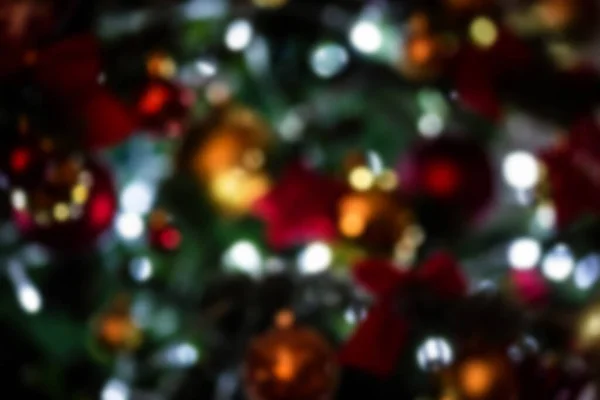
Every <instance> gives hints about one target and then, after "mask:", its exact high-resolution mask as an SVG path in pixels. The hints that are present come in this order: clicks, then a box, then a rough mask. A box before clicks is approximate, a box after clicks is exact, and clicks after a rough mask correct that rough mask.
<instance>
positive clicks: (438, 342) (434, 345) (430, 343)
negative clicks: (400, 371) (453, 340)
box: [417, 337, 454, 371]
mask: <svg viewBox="0 0 600 400" xmlns="http://www.w3.org/2000/svg"><path fill="white" fill-rule="evenodd" d="M453 361H454V353H453V351H452V347H451V346H450V343H448V341H447V340H446V339H444V338H441V337H430V338H427V340H425V341H424V342H423V343H422V344H421V345H420V346H419V348H418V349H417V363H418V364H419V367H420V368H421V369H422V370H424V371H435V370H439V369H441V368H443V367H446V366H448V365H450V364H452V362H453Z"/></svg>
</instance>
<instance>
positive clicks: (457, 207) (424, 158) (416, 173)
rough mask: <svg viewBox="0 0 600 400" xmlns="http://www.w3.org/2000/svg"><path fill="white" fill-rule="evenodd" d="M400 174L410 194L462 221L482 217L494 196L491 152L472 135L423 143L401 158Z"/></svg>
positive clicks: (405, 189)
mask: <svg viewBox="0 0 600 400" xmlns="http://www.w3.org/2000/svg"><path fill="white" fill-rule="evenodd" d="M399 174H400V180H401V182H402V190H403V191H404V192H405V193H406V194H408V195H409V196H412V197H414V198H415V199H424V200H426V201H427V202H429V203H431V206H432V207H433V208H436V209H438V210H443V211H444V213H447V214H449V215H450V214H451V215H453V218H452V219H453V220H455V221H458V222H459V223H464V222H470V221H473V220H474V219H476V218H477V217H479V216H480V215H481V214H482V212H483V211H484V210H485V209H486V208H487V207H488V205H489V204H490V202H491V200H492V199H493V195H494V183H493V177H494V174H493V171H492V166H491V163H490V160H489V159H488V155H487V154H486V152H485V150H484V148H483V146H482V145H480V144H479V143H478V142H476V141H474V140H471V139H468V138H463V137H458V136H442V137H440V138H438V139H434V140H426V141H423V142H421V143H419V144H418V145H417V146H416V147H415V148H414V149H413V150H412V151H411V152H409V154H408V155H407V156H406V157H405V158H404V159H403V160H402V161H401V163H400V166H399ZM438 222H439V220H438Z"/></svg>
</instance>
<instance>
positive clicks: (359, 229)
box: [338, 189, 413, 254]
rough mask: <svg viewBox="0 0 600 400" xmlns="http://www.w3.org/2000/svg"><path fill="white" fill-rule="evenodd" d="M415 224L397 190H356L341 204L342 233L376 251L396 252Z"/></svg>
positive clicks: (339, 210) (339, 212)
mask: <svg viewBox="0 0 600 400" xmlns="http://www.w3.org/2000/svg"><path fill="white" fill-rule="evenodd" d="M412 225H413V215H412V213H411V212H410V210H409V209H408V208H407V206H406V205H405V204H404V203H403V202H402V200H401V199H400V198H399V196H398V193H397V192H396V191H392V192H386V191H382V190H379V189H375V190H369V191H364V192H353V193H349V194H347V195H345V196H344V197H343V198H342V199H341V200H340V202H339V204H338V229H339V231H340V233H341V234H342V236H344V237H345V238H347V239H350V240H354V241H356V242H357V243H358V244H361V245H364V246H366V247H367V248H368V249H371V250H374V251H381V252H384V253H388V254H389V253H390V252H392V250H393V249H394V247H395V246H396V245H397V243H398V242H399V241H400V240H401V239H402V237H403V234H404V232H405V230H406V228H407V227H409V226H412Z"/></svg>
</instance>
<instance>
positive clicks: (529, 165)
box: [502, 151, 540, 190]
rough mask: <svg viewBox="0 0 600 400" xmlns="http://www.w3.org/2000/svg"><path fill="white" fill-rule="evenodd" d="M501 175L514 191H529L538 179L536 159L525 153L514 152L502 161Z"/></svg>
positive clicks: (538, 172) (538, 170)
mask: <svg viewBox="0 0 600 400" xmlns="http://www.w3.org/2000/svg"><path fill="white" fill-rule="evenodd" d="M502 174H503V176H504V179H505V180H506V182H507V183H508V184H509V185H510V186H511V187H513V188H515V189H521V190H525V189H531V188H533V187H534V186H535V185H536V184H537V183H538V180H539V178H540V168H539V165H538V162H537V160H536V158H535V157H534V156H533V155H532V154H531V153H528V152H526V151H515V152H513V153H510V154H508V155H507V156H506V158H505V159H504V162H503V164H502Z"/></svg>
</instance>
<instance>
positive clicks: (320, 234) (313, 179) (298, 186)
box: [254, 162, 346, 249]
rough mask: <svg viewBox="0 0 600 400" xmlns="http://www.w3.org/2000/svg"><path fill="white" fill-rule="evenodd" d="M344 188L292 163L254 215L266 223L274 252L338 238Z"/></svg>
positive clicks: (255, 209) (261, 201) (304, 167)
mask: <svg viewBox="0 0 600 400" xmlns="http://www.w3.org/2000/svg"><path fill="white" fill-rule="evenodd" d="M345 190H346V188H345V185H343V184H342V183H340V182H338V181H336V180H334V179H332V178H330V177H328V176H325V175H320V174H319V173H317V172H315V171H313V170H311V169H310V168H309V167H307V166H305V165H302V164H301V163H298V162H294V163H293V164H291V165H290V166H289V167H288V168H287V169H286V171H285V172H284V173H283V176H281V177H280V178H279V180H278V181H277V183H276V184H275V186H273V188H272V189H271V191H270V192H269V193H267V195H266V196H265V197H263V198H262V199H260V200H259V201H258V202H257V203H256V205H255V207H254V212H255V214H256V215H257V216H258V217H259V218H261V219H263V220H264V221H265V223H266V224H267V241H268V242H269V245H270V246H271V247H273V248H275V249H285V248H290V247H293V246H296V245H300V244H302V243H306V242H308V241H312V240H331V239H334V238H335V237H336V236H337V222H336V221H337V205H338V201H339V200H340V198H341V196H342V195H343V193H344V191H345Z"/></svg>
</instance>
